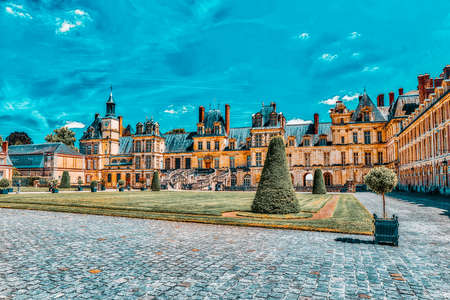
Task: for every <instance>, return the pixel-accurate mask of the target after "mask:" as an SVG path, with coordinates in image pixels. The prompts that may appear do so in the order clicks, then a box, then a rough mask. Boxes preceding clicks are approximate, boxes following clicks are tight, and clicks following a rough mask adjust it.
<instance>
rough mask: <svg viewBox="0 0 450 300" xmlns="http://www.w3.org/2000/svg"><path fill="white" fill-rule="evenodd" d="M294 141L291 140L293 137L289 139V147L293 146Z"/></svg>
mask: <svg viewBox="0 0 450 300" xmlns="http://www.w3.org/2000/svg"><path fill="white" fill-rule="evenodd" d="M294 141H295V140H293V139H290V140H289V147H293V146H294Z"/></svg>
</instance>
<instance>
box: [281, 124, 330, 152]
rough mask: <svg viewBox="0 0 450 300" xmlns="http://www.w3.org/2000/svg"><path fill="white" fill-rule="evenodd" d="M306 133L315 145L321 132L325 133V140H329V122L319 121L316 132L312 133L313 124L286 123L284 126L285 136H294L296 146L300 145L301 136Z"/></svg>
mask: <svg viewBox="0 0 450 300" xmlns="http://www.w3.org/2000/svg"><path fill="white" fill-rule="evenodd" d="M306 134H308V135H309V136H311V137H312V145H316V144H317V143H318V142H319V138H320V135H322V134H326V135H327V140H330V138H331V123H319V129H318V133H317V134H314V124H302V125H286V127H285V137H286V138H287V137H289V136H295V143H296V146H298V145H300V143H301V142H302V139H303V136H304V135H306Z"/></svg>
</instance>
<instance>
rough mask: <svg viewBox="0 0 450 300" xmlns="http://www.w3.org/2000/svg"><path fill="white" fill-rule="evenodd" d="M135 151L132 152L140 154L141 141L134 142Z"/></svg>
mask: <svg viewBox="0 0 450 300" xmlns="http://www.w3.org/2000/svg"><path fill="white" fill-rule="evenodd" d="M135 146H136V149H135V150H134V152H141V141H136V143H135Z"/></svg>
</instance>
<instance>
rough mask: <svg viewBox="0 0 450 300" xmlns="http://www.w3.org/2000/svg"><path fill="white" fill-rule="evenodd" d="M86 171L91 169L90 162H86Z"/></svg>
mask: <svg viewBox="0 0 450 300" xmlns="http://www.w3.org/2000/svg"><path fill="white" fill-rule="evenodd" d="M86 169H88V170H90V169H91V160H89V159H88V160H86Z"/></svg>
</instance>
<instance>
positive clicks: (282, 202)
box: [252, 137, 300, 214]
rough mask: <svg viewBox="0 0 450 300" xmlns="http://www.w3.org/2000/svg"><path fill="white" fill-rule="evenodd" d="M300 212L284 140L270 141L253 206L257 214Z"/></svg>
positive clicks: (278, 138) (273, 139)
mask: <svg viewBox="0 0 450 300" xmlns="http://www.w3.org/2000/svg"><path fill="white" fill-rule="evenodd" d="M299 210H300V208H299V204H298V199H297V197H296V196H295V192H294V188H293V186H292V181H291V176H290V174H289V170H288V165H287V160H286V149H285V146H284V141H283V138H281V137H274V138H272V140H271V141H270V145H269V149H268V151H267V156H266V161H265V163H264V168H263V171H262V175H261V180H260V181H259V185H258V190H257V191H256V195H255V199H254V200H253V204H252V211H253V212H256V213H269V214H288V213H298V212H299Z"/></svg>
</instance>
